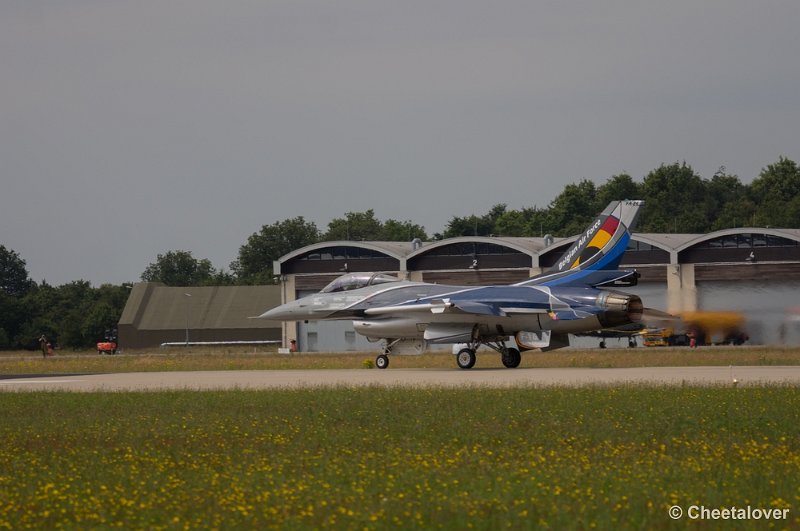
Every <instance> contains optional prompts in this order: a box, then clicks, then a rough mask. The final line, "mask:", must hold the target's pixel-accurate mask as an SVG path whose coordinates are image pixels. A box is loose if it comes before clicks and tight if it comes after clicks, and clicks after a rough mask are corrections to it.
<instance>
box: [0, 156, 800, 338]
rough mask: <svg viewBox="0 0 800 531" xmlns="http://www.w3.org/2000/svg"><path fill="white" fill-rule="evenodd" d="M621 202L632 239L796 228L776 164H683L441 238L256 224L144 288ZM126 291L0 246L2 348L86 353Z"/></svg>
mask: <svg viewBox="0 0 800 531" xmlns="http://www.w3.org/2000/svg"><path fill="white" fill-rule="evenodd" d="M619 199H644V201H645V206H644V208H643V209H642V213H641V215H640V218H639V222H638V226H637V229H636V230H637V232H645V233H646V232H655V233H695V234H702V233H707V232H712V231H715V230H720V229H726V228H736V227H745V226H758V227H782V228H800V168H798V165H797V163H795V162H794V161H793V160H791V159H788V158H785V157H780V158H779V159H778V161H777V162H775V163H773V164H770V165H768V166H767V167H766V168H764V169H762V171H761V173H760V174H759V175H758V176H757V177H756V178H755V179H753V182H752V183H751V184H744V183H742V182H741V180H740V179H739V177H738V176H736V175H732V174H730V173H728V172H727V171H726V169H725V168H724V167H720V168H719V170H718V171H717V172H716V173H714V175H713V176H711V178H704V177H701V176H700V175H698V174H697V173H696V172H695V171H694V170H693V169H692V168H691V166H689V165H688V164H686V162H675V163H673V164H668V165H666V164H665V165H661V166H659V167H658V168H656V169H654V170H652V171H651V172H650V173H648V174H647V175H646V176H645V177H644V178H643V179H642V181H641V182H636V181H635V180H634V179H633V178H632V177H631V176H630V175H628V174H625V173H621V174H619V175H614V176H612V177H609V178H608V179H607V180H606V182H605V183H603V184H601V185H596V184H595V183H594V182H593V181H590V180H588V179H584V180H581V181H579V182H577V183H572V184H568V185H567V186H565V187H564V190H563V191H562V192H561V193H560V194H559V195H558V196H557V197H556V198H555V199H554V200H553V201H552V202H551V203H550V204H549V205H547V206H546V207H538V206H535V205H534V206H530V207H525V208H521V209H510V208H508V206H507V205H506V204H502V203H500V204H496V205H494V206H492V207H491V208H490V209H489V211H488V212H487V213H486V214H483V215H475V214H473V215H469V216H463V217H459V216H453V217H452V218H451V219H450V221H449V222H448V223H447V226H446V227H445V228H444V230H443V231H442V232H441V233H434V234H430V235H429V234H428V233H426V231H425V228H424V227H422V226H420V225H418V224H415V223H413V222H412V221H398V220H393V219H389V220H386V221H381V220H379V219H377V218H376V216H375V212H374V211H373V210H372V209H370V210H367V211H366V212H348V213H346V214H345V215H344V216H343V217H341V218H336V219H333V220H332V221H331V222H330V223H328V226H327V230H325V231H322V230H320V229H319V228H318V227H317V226H316V224H315V223H313V222H310V221H306V220H305V219H304V218H303V216H298V217H295V218H291V219H286V220H283V221H278V222H275V223H273V224H271V225H263V226H262V227H261V229H260V230H259V231H258V232H255V233H253V234H251V235H250V236H249V237H248V238H247V241H246V242H245V243H244V244H243V245H242V246H241V247H240V248H239V254H238V257H237V258H236V260H234V261H233V262H232V263H231V264H230V270H229V271H226V270H225V269H217V268H215V267H214V266H213V265H212V263H211V262H210V261H209V260H208V259H198V258H195V257H194V256H192V253H191V251H182V250H172V251H167V252H166V253H164V254H159V255H158V256H157V257H156V260H155V261H154V262H153V263H151V264H150V265H149V266H148V267H147V268H146V269H145V271H144V272H143V273H142V275H141V280H143V281H151V282H163V283H164V284H166V285H169V286H203V285H236V284H239V285H246V284H269V283H272V282H273V270H272V267H273V261H275V260H277V259H278V258H280V257H281V256H283V255H285V254H288V253H290V252H292V251H294V250H296V249H299V248H301V247H305V246H307V245H311V244H314V243H318V242H323V241H336V240H356V241H362V240H363V241H411V240H413V239H415V238H419V239H421V240H423V241H427V240H438V239H443V238H452V237H457V236H517V237H532V236H538V237H541V236H544V235H545V234H551V235H553V236H571V235H574V234H577V233H579V232H580V231H581V230H583V228H584V227H585V226H586V225H587V224H588V223H589V222H591V220H592V219H594V217H595V216H596V215H597V213H598V212H600V211H601V210H602V209H603V208H605V206H606V205H607V204H608V203H609V202H611V201H613V200H619ZM130 287H131V284H123V285H122V286H113V285H103V286H100V287H99V288H94V287H92V286H91V285H90V283H89V282H86V281H83V280H80V281H74V282H70V283H68V284H64V285H62V286H57V287H56V286H50V285H48V284H47V283H45V282H43V283H41V284H37V283H36V282H34V281H33V280H31V279H30V278H29V275H28V272H27V269H26V264H25V261H24V259H22V258H21V257H20V256H19V255H18V254H17V253H16V252H14V251H13V250H11V249H6V247H4V246H2V245H0V349H17V348H24V347H31V346H35V342H36V340H37V339H38V338H39V337H40V336H41V335H42V334H45V335H48V337H51V338H53V337H55V338H57V340H58V343H59V345H60V346H61V347H62V348H63V347H70V348H87V347H90V346H93V345H94V343H95V342H97V341H98V340H99V339H102V337H103V335H104V331H105V330H106V329H108V328H109V327H111V326H114V325H115V323H117V322H118V321H119V317H120V315H121V314H122V309H123V308H124V306H125V302H126V300H127V297H128V294H129V293H130V291H129V290H130Z"/></svg>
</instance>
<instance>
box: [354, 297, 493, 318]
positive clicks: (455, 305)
mask: <svg viewBox="0 0 800 531" xmlns="http://www.w3.org/2000/svg"><path fill="white" fill-rule="evenodd" d="M414 312H430V313H435V314H443V313H448V312H459V313H466V314H472V315H491V316H495V317H505V316H506V315H507V314H506V312H505V311H504V310H503V309H502V308H499V307H498V306H497V305H495V304H487V303H483V302H475V301H463V300H462V301H451V300H450V299H441V300H435V301H432V302H425V303H420V304H400V305H396V306H383V307H379V308H368V309H366V310H364V314H365V315H387V314H405V313H414Z"/></svg>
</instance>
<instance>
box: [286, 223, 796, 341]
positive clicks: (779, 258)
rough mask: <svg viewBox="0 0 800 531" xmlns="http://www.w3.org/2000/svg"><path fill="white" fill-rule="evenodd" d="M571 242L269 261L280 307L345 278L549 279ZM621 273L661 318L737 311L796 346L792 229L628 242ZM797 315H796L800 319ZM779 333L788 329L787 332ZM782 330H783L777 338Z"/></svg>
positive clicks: (332, 248) (301, 326)
mask: <svg viewBox="0 0 800 531" xmlns="http://www.w3.org/2000/svg"><path fill="white" fill-rule="evenodd" d="M576 238H577V236H573V237H570V238H548V239H547V240H545V239H544V238H503V237H460V238H451V239H447V240H440V241H435V242H426V243H423V242H421V241H419V240H415V241H414V242H376V241H371V242H355V241H332V242H322V243H318V244H314V245H310V246H307V247H303V248H301V249H297V250H296V251H294V252H292V253H289V254H287V255H285V256H283V257H281V258H280V259H279V260H277V261H276V262H275V267H274V270H275V273H276V275H278V276H279V279H280V292H281V301H282V302H289V301H292V300H296V299H297V298H300V297H303V296H305V295H309V294H311V293H314V292H317V291H319V290H320V289H322V288H323V287H324V286H325V285H327V284H328V283H329V282H331V281H332V280H334V279H335V278H336V277H338V276H340V275H342V274H344V273H352V272H377V271H380V272H387V273H393V274H397V275H398V276H400V277H401V278H407V279H409V280H415V281H424V282H436V283H440V284H454V285H467V286H472V285H489V284H511V283H514V282H519V281H522V280H525V279H527V278H529V277H531V276H533V275H536V274H539V273H541V272H542V271H544V270H547V269H548V268H549V267H550V266H552V265H553V264H555V263H556V262H557V261H558V259H559V258H560V257H561V255H562V254H563V253H564V252H565V251H566V250H567V249H568V248H569V246H570V245H571V244H572V242H574V241H575V239H576ZM622 267H625V268H635V269H637V270H638V271H639V272H640V273H641V278H640V284H639V286H637V287H635V288H630V289H627V290H626V291H630V292H633V293H636V294H638V295H640V296H641V297H642V298H643V300H644V301H645V304H646V305H647V306H648V307H653V308H657V309H661V310H666V311H668V312H681V311H693V310H735V311H741V312H744V313H745V315H746V317H747V318H748V332H750V335H751V341H752V342H757V343H778V342H792V343H800V325H798V324H797V323H795V321H794V320H793V317H798V318H800V316H798V315H795V314H792V306H793V305H795V304H798V303H797V302H793V301H795V300H796V299H797V296H798V295H800V230H796V229H767V228H741V229H727V230H723V231H717V232H713V233H710V234H645V233H635V234H633V235H632V238H631V242H630V244H629V246H628V251H627V252H626V253H625V255H624V256H623V259H622ZM798 311H800V310H798ZM787 324H788V327H789V330H788V335H787V333H786V328H787ZM781 327H783V330H784V331H781ZM281 336H282V339H283V341H284V345H288V342H289V341H290V340H291V339H296V340H297V342H298V346H299V348H300V350H302V351H312V352H314V351H347V350H374V349H375V348H376V345H374V344H371V343H369V342H367V340H366V339H365V338H363V337H362V336H359V335H358V334H356V333H355V331H354V330H353V328H352V325H351V324H350V322H349V321H317V322H313V321H312V322H308V323H304V322H301V323H283V325H282V333H281Z"/></svg>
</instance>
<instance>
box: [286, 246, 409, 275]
mask: <svg viewBox="0 0 800 531" xmlns="http://www.w3.org/2000/svg"><path fill="white" fill-rule="evenodd" d="M412 248H413V243H412V242H394V241H390V242H383V241H352V240H335V241H326V242H319V243H314V244H311V245H307V246H305V247H301V248H300V249H296V250H294V251H292V252H290V253H288V254H285V255H283V256H281V257H280V258H279V259H278V260H276V261H275V262H274V263H273V271H274V272H275V274H276V275H280V274H284V273H287V272H290V271H285V265H286V264H292V263H295V262H297V261H300V260H303V259H307V258H309V257H313V256H315V255H316V254H319V255H322V254H323V253H325V251H328V252H329V254H331V256H330V258H331V259H330V260H328V261H329V262H331V263H336V262H342V261H349V260H352V259H353V258H354V257H355V256H358V257H359V258H361V257H368V258H369V257H371V258H373V259H377V260H378V261H379V262H380V261H384V262H386V260H388V261H391V262H393V263H395V265H396V267H375V268H374V269H375V270H382V269H386V270H391V269H399V268H400V267H399V266H401V265H405V257H406V255H408V253H409V252H411V250H412ZM359 249H361V250H365V251H369V252H368V253H353V252H349V251H348V250H359ZM336 253H341V255H340V254H336ZM354 255H355V256H354ZM359 255H360V256H359ZM381 259H383V260H381ZM348 263H349V262H348ZM372 264H373V265H378V266H380V264H375V262H374V260H373V261H372Z"/></svg>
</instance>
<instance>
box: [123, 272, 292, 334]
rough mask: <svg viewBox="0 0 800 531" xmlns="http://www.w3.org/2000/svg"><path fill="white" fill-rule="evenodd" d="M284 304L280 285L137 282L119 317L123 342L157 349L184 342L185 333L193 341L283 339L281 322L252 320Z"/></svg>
mask: <svg viewBox="0 0 800 531" xmlns="http://www.w3.org/2000/svg"><path fill="white" fill-rule="evenodd" d="M280 303H281V292H280V286H207V287H170V286H165V285H164V284H161V283H157V282H142V283H138V284H135V285H134V286H133V289H131V294H130V296H129V297H128V302H127V303H126V305H125V309H124V310H123V312H122V317H121V318H120V320H119V324H118V328H117V330H118V332H119V345H120V348H122V349H126V348H147V347H155V346H158V345H160V344H161V343H166V342H181V341H186V337H187V333H188V337H189V341H191V342H196V341H270V340H280V339H281V323H280V322H277V321H265V320H262V319H250V317H253V316H257V315H260V314H262V313H263V312H264V311H266V310H268V309H270V308H273V307H275V306H278V305H279V304H280Z"/></svg>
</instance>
